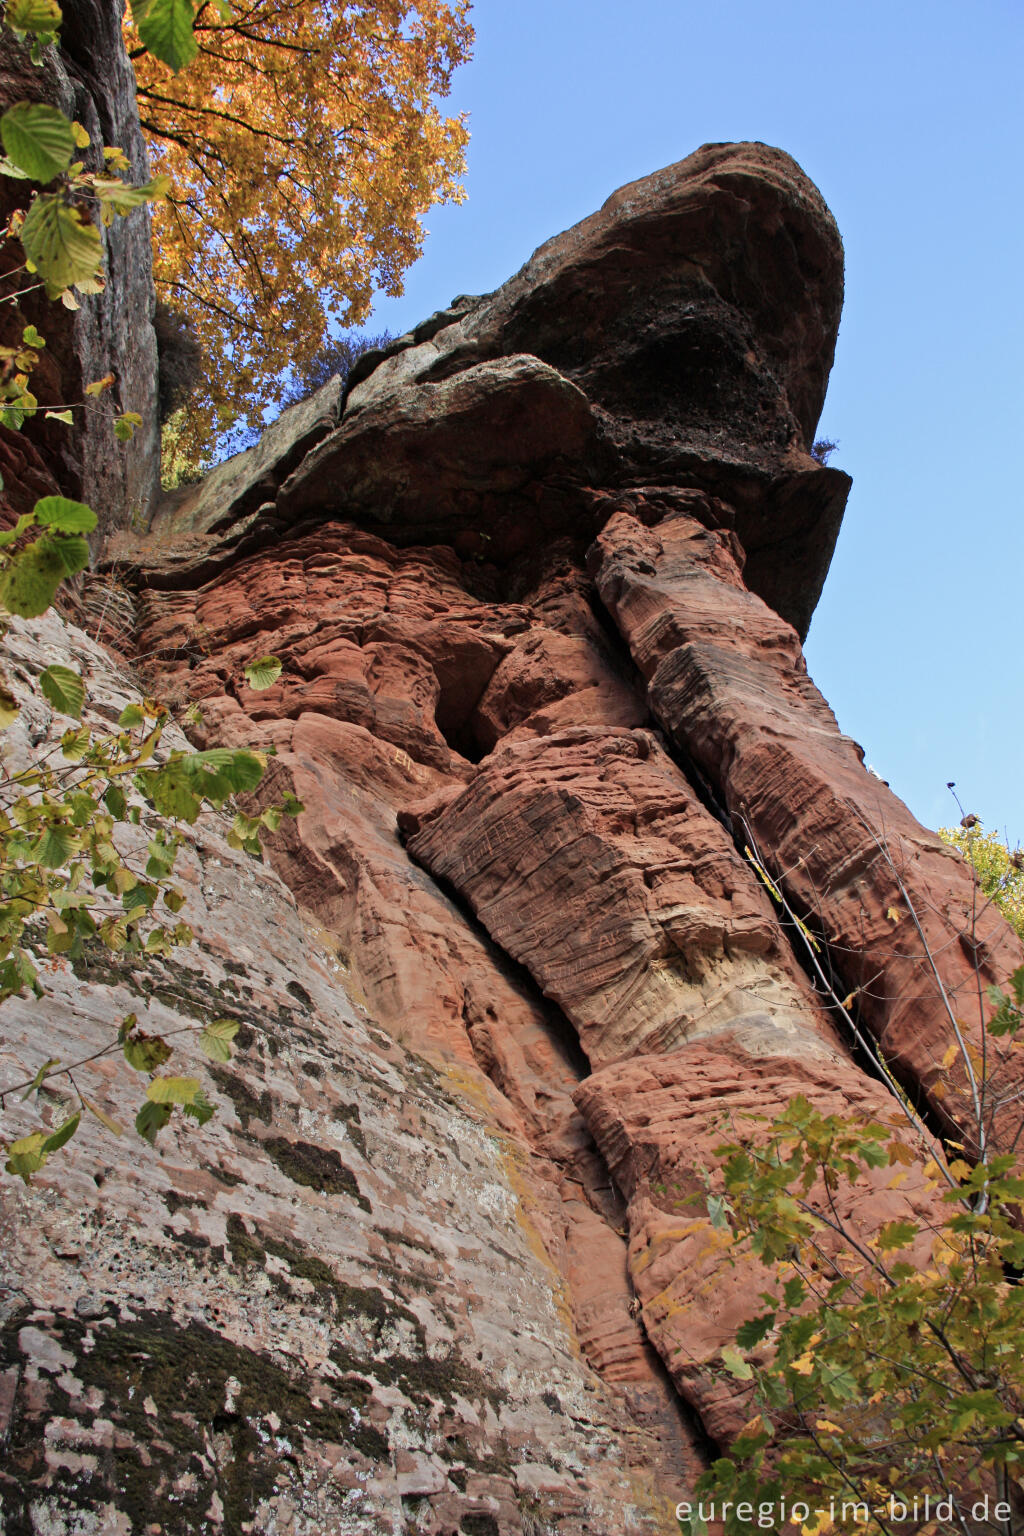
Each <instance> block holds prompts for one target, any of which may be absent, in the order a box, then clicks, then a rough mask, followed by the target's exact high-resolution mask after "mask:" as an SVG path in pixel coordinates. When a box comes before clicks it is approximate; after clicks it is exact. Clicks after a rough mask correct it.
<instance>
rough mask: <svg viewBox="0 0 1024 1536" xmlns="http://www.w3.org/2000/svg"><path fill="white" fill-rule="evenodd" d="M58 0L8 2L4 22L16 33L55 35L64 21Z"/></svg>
mask: <svg viewBox="0 0 1024 1536" xmlns="http://www.w3.org/2000/svg"><path fill="white" fill-rule="evenodd" d="M63 19H64V18H63V16H62V14H61V9H60V6H59V5H58V4H57V0H7V6H6V8H5V10H4V21H5V22H6V23H7V25H8V26H9V27H11V28H13V30H14V31H15V32H35V33H37V34H40V35H47V36H49V35H50V34H52V33H54V32H56V31H57V29H58V28H59V26H60V24H61V22H62V21H63Z"/></svg>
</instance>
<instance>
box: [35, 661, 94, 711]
mask: <svg viewBox="0 0 1024 1536" xmlns="http://www.w3.org/2000/svg"><path fill="white" fill-rule="evenodd" d="M39 686H40V688H41V689H42V691H43V698H44V699H46V701H47V702H48V703H49V704H52V705H53V707H54V709H56V710H57V711H58V712H59V713H60V714H62V715H72V716H73V717H74V718H75V719H76V720H79V719H81V716H82V705H83V704H84V703H85V685H84V684H83V682H82V679H81V677H80V676H79V674H78V673H77V672H72V670H71V668H70V667H61V666H56V665H54V666H52V667H46V668H44V670H43V671H42V672H40V674H39Z"/></svg>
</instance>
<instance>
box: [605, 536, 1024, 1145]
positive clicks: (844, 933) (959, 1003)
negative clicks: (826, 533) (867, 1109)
mask: <svg viewBox="0 0 1024 1536" xmlns="http://www.w3.org/2000/svg"><path fill="white" fill-rule="evenodd" d="M597 550H598V554H597V556H596V560H595V568H596V578H597V584H598V590H599V591H600V592H601V595H602V597H603V599H604V601H605V603H606V605H607V606H608V608H609V610H610V611H611V612H612V613H613V614H614V616H615V618H616V621H617V623H618V624H619V626H620V628H621V630H622V632H623V634H624V636H625V637H626V639H627V641H628V643H629V646H630V649H631V652H632V654H633V656H634V658H635V659H636V661H637V664H638V666H639V667H640V669H641V671H642V672H643V674H644V676H645V677H646V678H647V679H648V694H649V698H650V701H651V707H652V709H653V710H654V712H655V714H656V716H657V717H658V719H659V721H660V722H661V724H662V725H663V727H664V728H665V730H666V732H667V733H668V735H669V737H670V739H671V740H672V741H673V742H678V743H679V745H680V746H681V747H682V748H683V750H685V751H686V752H687V753H689V754H690V755H691V756H692V757H693V758H694V759H695V760H696V761H697V762H698V764H699V765H700V766H701V768H702V770H703V771H704V772H705V773H706V774H707V775H708V777H709V778H710V779H711V780H712V781H713V782H714V783H716V784H717V786H718V789H719V793H720V794H721V796H722V798H723V799H724V801H725V803H726V805H727V807H728V809H729V812H730V814H731V815H732V816H733V817H734V818H736V819H737V821H738V822H739V823H740V826H741V827H743V828H746V829H748V830H747V831H746V832H745V833H744V835H745V836H749V837H750V838H751V839H752V840H753V841H754V842H755V844H756V846H757V847H758V849H759V850H760V852H761V854H762V857H764V858H766V859H767V860H768V862H769V868H770V870H771V872H772V873H773V875H775V876H776V877H777V878H778V879H779V881H780V882H781V884H782V885H783V888H784V889H785V890H786V891H787V893H788V894H789V895H790V897H791V899H792V901H793V903H794V905H795V906H796V908H797V910H798V911H799V912H801V913H803V914H805V915H806V916H807V918H808V921H810V922H811V923H812V924H813V925H814V927H815V929H816V930H817V931H818V932H819V933H820V934H821V935H822V936H823V938H824V941H825V942H826V943H827V945H828V948H829V954H830V958H831V960H832V963H833V965H834V966H835V969H836V971H837V972H838V973H839V975H841V976H842V977H843V978H844V986H845V987H846V988H847V989H848V990H849V991H850V992H854V993H856V995H857V1000H858V1003H859V1009H860V1016H861V1018H862V1019H863V1020H864V1022H865V1023H866V1025H867V1027H868V1028H869V1029H870V1030H871V1032H872V1033H873V1034H874V1036H875V1038H876V1039H877V1041H878V1044H879V1047H880V1049H881V1050H882V1051H883V1053H884V1055H885V1059H886V1061H887V1062H889V1063H890V1065H891V1066H893V1067H894V1069H895V1070H897V1071H898V1072H899V1073H900V1075H901V1076H903V1077H904V1078H905V1080H906V1081H907V1082H908V1083H909V1084H911V1085H912V1087H913V1088H914V1089H915V1090H917V1091H919V1092H921V1093H922V1094H923V1096H924V1099H925V1102H926V1103H927V1105H928V1108H929V1111H930V1113H931V1115H932V1116H933V1118H934V1119H935V1121H936V1123H938V1124H940V1125H942V1126H944V1127H945V1128H946V1129H948V1130H950V1131H952V1132H953V1133H954V1134H956V1135H958V1136H959V1137H960V1138H961V1139H963V1140H965V1141H966V1142H967V1144H969V1145H970V1144H973V1142H974V1139H975V1131H974V1126H973V1111H972V1104H971V1095H970V1090H969V1085H968V1083H967V1080H966V1073H965V1068H964V1066H963V1064H962V1063H960V1064H959V1065H958V1066H956V1067H955V1068H954V1069H953V1070H952V1072H947V1071H945V1070H944V1069H943V1066H942V1059H943V1055H944V1053H945V1051H946V1048H947V1045H948V1043H949V1039H950V1034H951V1023H950V1018H949V1014H948V1012H947V1010H946V1008H945V1006H944V1004H943V994H945V996H946V997H947V998H948V999H949V1005H950V1008H951V1009H952V1010H954V1011H955V1013H956V1015H957V1016H958V1017H961V1016H962V1017H963V1019H964V1020H965V1023H964V1029H965V1031H966V1032H967V1033H968V1035H969V1036H970V1038H971V1040H972V1042H973V1043H974V1045H975V1046H979V1047H980V1045H981V1039H982V1031H983V1027H984V1020H983V1018H980V1017H979V1010H978V999H979V997H983V996H984V994H985V991H986V989H987V987H988V986H990V985H992V984H994V983H998V982H1000V981H1002V980H1003V979H1005V977H1006V976H1008V975H1009V974H1010V972H1011V971H1013V970H1014V969H1015V968H1016V967H1017V966H1018V965H1019V964H1020V963H1021V960H1022V958H1024V955H1022V951H1021V945H1020V943H1019V941H1018V940H1017V938H1016V936H1015V935H1014V933H1013V931H1012V929H1011V928H1010V926H1009V924H1008V923H1007V922H1006V921H1005V919H1004V918H1003V917H1002V915H1001V913H1000V912H999V911H998V909H997V908H996V907H994V906H992V905H991V904H985V905H983V906H982V907H981V908H980V909H979V907H978V903H977V893H976V888H975V884H974V880H973V877H972V874H971V871H970V868H969V866H967V865H966V864H965V863H964V861H963V860H962V859H961V858H960V857H959V855H958V854H956V853H954V852H952V851H951V850H950V849H949V848H947V847H946V846H945V845H944V844H943V843H942V842H941V840H940V839H939V838H938V837H936V836H935V835H934V834H933V833H930V832H928V831H926V830H925V828H923V827H921V826H920V825H919V823H918V822H917V821H915V820H914V818H913V817H912V816H911V814H910V812H909V811H908V810H907V808H906V806H904V805H903V803H902V801H900V800H898V799H897V798H896V796H895V795H894V794H892V792H891V791H890V790H889V788H888V787H887V786H886V785H885V784H884V783H882V781H881V780H880V779H878V778H877V777H875V776H874V775H873V774H870V773H869V772H868V771H867V770H866V769H865V767H864V764H863V754H862V752H861V750H860V748H859V747H857V745H856V743H854V742H852V741H851V740H850V739H849V737H846V736H843V735H842V734H841V732H840V730H839V728H838V725H837V724H836V720H835V717H834V715H833V714H832V711H831V710H830V709H829V707H828V705H827V704H826V703H825V700H824V699H823V698H822V696H821V694H820V693H819V692H818V690H817V689H816V688H815V687H814V684H813V683H812V682H811V680H810V678H809V677H808V675H807V669H806V665H805V662H804V658H803V654H802V651H801V649H800V643H799V640H798V638H797V636H796V634H795V633H794V631H793V630H792V628H791V627H790V626H789V625H787V624H786V623H785V622H784V621H783V620H782V619H780V618H779V616H778V615H777V614H775V613H773V612H772V611H771V609H769V608H768V607H767V605H766V604H765V603H764V602H762V601H761V599H760V598H758V597H757V596H755V595H754V594H753V593H751V592H749V591H748V590H747V588H746V587H745V586H744V583H743V577H742V550H741V549H739V547H738V546H737V544H736V541H735V538H734V537H733V536H732V535H730V534H729V533H727V532H722V531H721V530H716V529H713V528H709V527H707V526H705V525H704V522H702V521H698V520H697V519H696V518H694V517H693V516H692V515H690V513H688V512H686V511H679V512H677V513H676V514H675V515H674V516H672V517H669V518H664V519H662V520H661V521H659V522H658V524H657V526H655V527H652V528H647V527H645V526H644V525H643V522H642V521H641V520H640V519H638V518H637V517H634V516H632V515H630V514H627V513H621V512H620V513H616V514H615V515H614V516H613V517H612V518H611V519H610V520H609V522H608V524H607V525H606V527H605V529H604V530H603V532H602V533H601V535H600V537H599V540H598V545H597ZM915 917H916V921H915V920H914V919H915ZM987 1048H988V1050H989V1051H990V1053H992V1055H993V1057H994V1058H995V1059H994V1062H993V1075H994V1077H995V1078H996V1079H997V1080H998V1082H999V1085H1000V1090H1002V1089H1004V1088H1005V1089H1007V1090H1012V1089H1013V1088H1015V1087H1017V1088H1019V1087H1020V1086H1021V1084H1022V1082H1024V1067H1022V1066H1021V1064H1020V1062H1019V1060H1018V1059H1017V1058H1016V1057H1015V1056H1014V1055H1013V1054H1012V1053H1011V1052H1010V1051H1008V1050H1005V1049H1001V1048H1000V1046H999V1044H998V1042H995V1041H992V1040H989V1041H988V1046H987ZM1011 1121H1012V1124H1011ZM1015 1124H1016V1119H1015V1117H1012V1116H1011V1117H1007V1120H1006V1130H1005V1133H1004V1134H1006V1136H1007V1137H1008V1138H1009V1137H1010V1136H1012V1134H1013V1127H1014V1126H1015ZM998 1125H999V1116H998V1115H997V1116H996V1129H997V1134H998Z"/></svg>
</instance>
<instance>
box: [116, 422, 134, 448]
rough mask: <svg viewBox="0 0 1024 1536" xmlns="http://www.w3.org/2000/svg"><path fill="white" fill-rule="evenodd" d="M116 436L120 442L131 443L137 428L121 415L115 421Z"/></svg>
mask: <svg viewBox="0 0 1024 1536" xmlns="http://www.w3.org/2000/svg"><path fill="white" fill-rule="evenodd" d="M114 436H115V437H116V438H117V440H118V442H119V443H130V442H131V440H132V438H133V437H134V436H135V428H134V427H133V426H132V424H131V422H130V421H125V419H124V417H123V416H119V417H118V418H117V420H116V421H115V422H114Z"/></svg>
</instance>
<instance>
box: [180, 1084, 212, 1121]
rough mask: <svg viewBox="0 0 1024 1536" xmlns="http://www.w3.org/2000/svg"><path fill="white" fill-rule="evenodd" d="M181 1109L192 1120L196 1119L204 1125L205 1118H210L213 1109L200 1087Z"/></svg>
mask: <svg viewBox="0 0 1024 1536" xmlns="http://www.w3.org/2000/svg"><path fill="white" fill-rule="evenodd" d="M181 1107H182V1110H183V1112H184V1113H185V1114H186V1115H189V1116H190V1117H191V1118H192V1119H193V1120H198V1121H199V1124H200V1125H205V1124H206V1122H207V1120H212V1119H213V1116H214V1113H215V1110H214V1107H213V1105H212V1104H211V1103H210V1101H209V1099H208V1098H207V1097H206V1094H205V1093H204V1092H203V1090H202V1089H201V1088H200V1089H199V1091H198V1093H197V1094H196V1096H195V1098H194V1099H193V1100H192V1101H191V1102H190V1103H188V1104H183V1105H182V1106H181Z"/></svg>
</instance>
